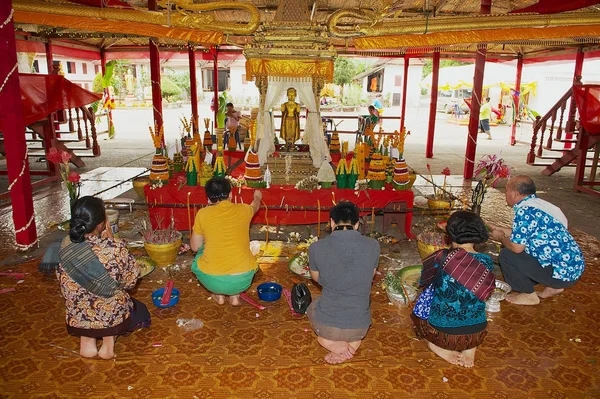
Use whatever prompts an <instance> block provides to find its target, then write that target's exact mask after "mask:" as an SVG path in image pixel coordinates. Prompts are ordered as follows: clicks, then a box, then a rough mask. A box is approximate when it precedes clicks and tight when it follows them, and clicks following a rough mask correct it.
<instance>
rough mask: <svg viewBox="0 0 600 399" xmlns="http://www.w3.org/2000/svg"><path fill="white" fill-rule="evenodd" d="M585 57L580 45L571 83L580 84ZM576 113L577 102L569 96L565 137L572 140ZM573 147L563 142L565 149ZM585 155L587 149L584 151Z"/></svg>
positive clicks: (571, 144)
mask: <svg viewBox="0 0 600 399" xmlns="http://www.w3.org/2000/svg"><path fill="white" fill-rule="evenodd" d="M584 58H585V53H584V52H583V49H582V48H581V47H580V48H579V49H578V50H577V55H576V56H575V71H574V73H573V85H576V84H581V76H582V73H583V59H584ZM576 115H577V104H576V103H575V97H571V106H570V107H569V116H568V118H567V126H566V129H565V130H566V131H565V133H566V134H565V139H567V140H572V139H573V132H574V131H575V116H576ZM572 147H573V143H564V145H563V148H564V149H565V150H569V149H571V148H572ZM585 154H586V156H587V151H586V152H585Z"/></svg>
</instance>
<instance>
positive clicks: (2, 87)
mask: <svg viewBox="0 0 600 399" xmlns="http://www.w3.org/2000/svg"><path fill="white" fill-rule="evenodd" d="M18 66H19V64H18V63H16V64H15V66H13V67H12V69H11V70H10V72H9V73H8V75H6V78H4V82H2V86H0V92H1V91H2V90H4V86H6V82H8V79H10V76H11V75H12V74H13V73H14V72H15V71H16V70H17V67H18Z"/></svg>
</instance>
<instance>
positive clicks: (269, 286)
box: [256, 283, 282, 302]
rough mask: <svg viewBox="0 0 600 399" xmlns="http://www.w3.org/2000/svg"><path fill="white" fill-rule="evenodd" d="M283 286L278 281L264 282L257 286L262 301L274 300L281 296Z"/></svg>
mask: <svg viewBox="0 0 600 399" xmlns="http://www.w3.org/2000/svg"><path fill="white" fill-rule="evenodd" d="M281 290H282V288H281V286H280V285H279V284H277V283H262V284H260V285H259V286H258V287H256V291H257V292H258V298H259V299H260V300H261V301H265V302H273V301H276V300H278V299H279V298H281Z"/></svg>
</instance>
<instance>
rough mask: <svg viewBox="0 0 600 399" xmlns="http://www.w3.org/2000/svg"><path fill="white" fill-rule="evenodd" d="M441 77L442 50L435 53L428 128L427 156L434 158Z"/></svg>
mask: <svg viewBox="0 0 600 399" xmlns="http://www.w3.org/2000/svg"><path fill="white" fill-rule="evenodd" d="M439 78H440V52H439V51H435V52H434V53H433V70H432V76H431V101H430V103H429V128H428V130H427V145H426V147H425V157H427V158H433V136H434V134H435V115H436V112H437V98H438V81H439Z"/></svg>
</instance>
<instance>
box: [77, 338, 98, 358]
mask: <svg viewBox="0 0 600 399" xmlns="http://www.w3.org/2000/svg"><path fill="white" fill-rule="evenodd" d="M79 354H80V355H81V356H82V357H87V358H92V357H96V356H98V347H96V338H91V337H81V339H80V341H79Z"/></svg>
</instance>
